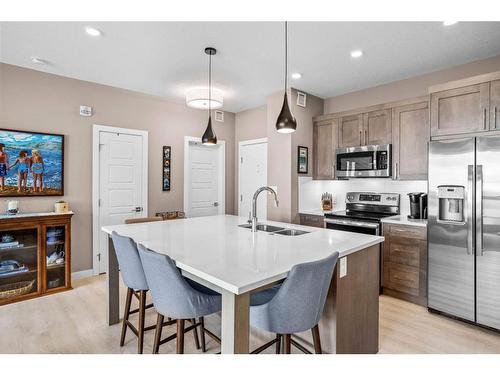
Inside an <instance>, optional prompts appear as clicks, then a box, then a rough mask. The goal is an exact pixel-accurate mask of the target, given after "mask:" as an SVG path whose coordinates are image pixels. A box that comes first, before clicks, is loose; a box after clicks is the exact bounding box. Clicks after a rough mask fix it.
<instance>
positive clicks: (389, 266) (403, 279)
mask: <svg viewBox="0 0 500 375" xmlns="http://www.w3.org/2000/svg"><path fill="white" fill-rule="evenodd" d="M384 286H385V287H388V288H390V289H393V290H396V291H398V292H403V293H407V294H411V295H413V296H418V295H419V286H420V271H419V269H418V268H415V267H410V266H405V265H402V264H395V263H391V262H385V263H384Z"/></svg>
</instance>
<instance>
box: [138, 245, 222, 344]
mask: <svg viewBox="0 0 500 375" xmlns="http://www.w3.org/2000/svg"><path fill="white" fill-rule="evenodd" d="M138 247H139V255H140V257H141V261H142V266H143V268H144V273H145V274H146V280H147V282H148V285H149V288H150V290H151V295H152V297H153V304H154V306H155V308H156V311H158V320H157V324H156V333H155V342H154V348H153V353H158V349H159V346H160V345H161V344H164V343H165V342H167V341H170V340H172V339H174V338H176V339H177V343H176V346H177V354H183V353H184V332H187V331H189V330H191V329H196V327H198V326H201V342H202V349H203V351H206V347H205V333H206V334H208V335H209V336H211V337H212V338H213V339H214V340H215V341H217V342H219V343H220V339H219V338H218V337H217V336H216V335H215V334H213V333H212V332H210V331H209V330H208V329H206V328H205V325H204V320H203V317H204V316H206V315H210V314H213V313H216V312H219V311H220V310H221V306H222V298H221V295H220V294H218V293H216V292H214V291H211V290H210V289H208V288H205V287H203V286H202V285H200V284H197V283H195V282H193V281H191V280H189V281H188V280H187V279H185V278H184V277H183V276H182V275H181V273H180V271H179V269H178V268H177V267H176V265H175V263H174V261H173V260H172V259H171V258H170V257H169V256H167V255H163V254H158V253H156V252H154V251H151V250H149V249H147V248H145V247H144V246H142V245H140V244H139V246H138ZM165 316H169V317H171V318H172V319H175V320H176V322H177V333H176V334H173V335H170V336H168V337H167V338H165V339H163V340H162V339H161V333H162V327H163V319H164V317H165ZM197 318H200V322H199V323H196V319H197ZM186 320H191V321H193V320H194V324H192V325H191V326H190V327H188V328H185V321H186Z"/></svg>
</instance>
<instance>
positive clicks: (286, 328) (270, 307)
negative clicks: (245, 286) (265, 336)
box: [250, 252, 339, 354]
mask: <svg viewBox="0 0 500 375" xmlns="http://www.w3.org/2000/svg"><path fill="white" fill-rule="evenodd" d="M338 257H339V253H338V252H335V253H333V254H332V255H330V256H329V257H327V258H325V259H322V260H319V261H315V262H309V263H302V264H298V265H296V266H294V267H293V268H292V269H291V271H290V273H289V274H288V277H287V278H286V280H285V281H284V282H283V284H282V285H280V286H276V287H273V288H270V289H266V290H263V291H262V292H257V293H255V294H253V295H252V296H251V297H250V305H251V306H250V324H251V325H252V326H254V327H256V328H259V329H262V330H265V331H268V332H273V333H276V338H275V339H273V340H271V341H270V342H268V343H266V344H264V345H262V346H261V347H259V348H257V349H255V350H254V351H253V352H252V354H256V353H260V352H262V351H263V350H264V349H267V348H268V347H270V346H271V345H273V344H276V354H279V353H280V346H281V340H282V339H284V352H285V354H290V350H291V345H294V346H295V347H297V348H298V349H300V350H301V351H302V352H304V353H308V354H310V353H311V352H310V351H309V350H307V349H306V348H305V347H304V346H302V345H301V344H299V343H298V342H297V341H295V340H292V338H291V334H292V333H298V332H304V331H307V330H311V332H312V336H313V342H314V351H315V353H316V354H321V342H320V338H319V328H318V323H319V320H320V318H321V314H322V313H323V308H324V306H325V302H326V296H327V294H328V289H329V288H330V283H331V280H332V275H333V269H334V268H335V264H336V263H337V259H338Z"/></svg>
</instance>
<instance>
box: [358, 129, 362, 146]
mask: <svg viewBox="0 0 500 375" xmlns="http://www.w3.org/2000/svg"><path fill="white" fill-rule="evenodd" d="M359 145H360V146H361V145H362V143H361V130H360V131H359Z"/></svg>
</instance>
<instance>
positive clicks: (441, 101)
mask: <svg viewBox="0 0 500 375" xmlns="http://www.w3.org/2000/svg"><path fill="white" fill-rule="evenodd" d="M489 95H490V83H489V82H485V83H479V84H476V85H470V86H466V87H460V88H455V89H450V90H445V91H440V92H435V93H432V94H431V135H432V136H433V137H435V136H444V135H455V134H464V133H472V132H481V131H487V130H489V116H488V113H489Z"/></svg>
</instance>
